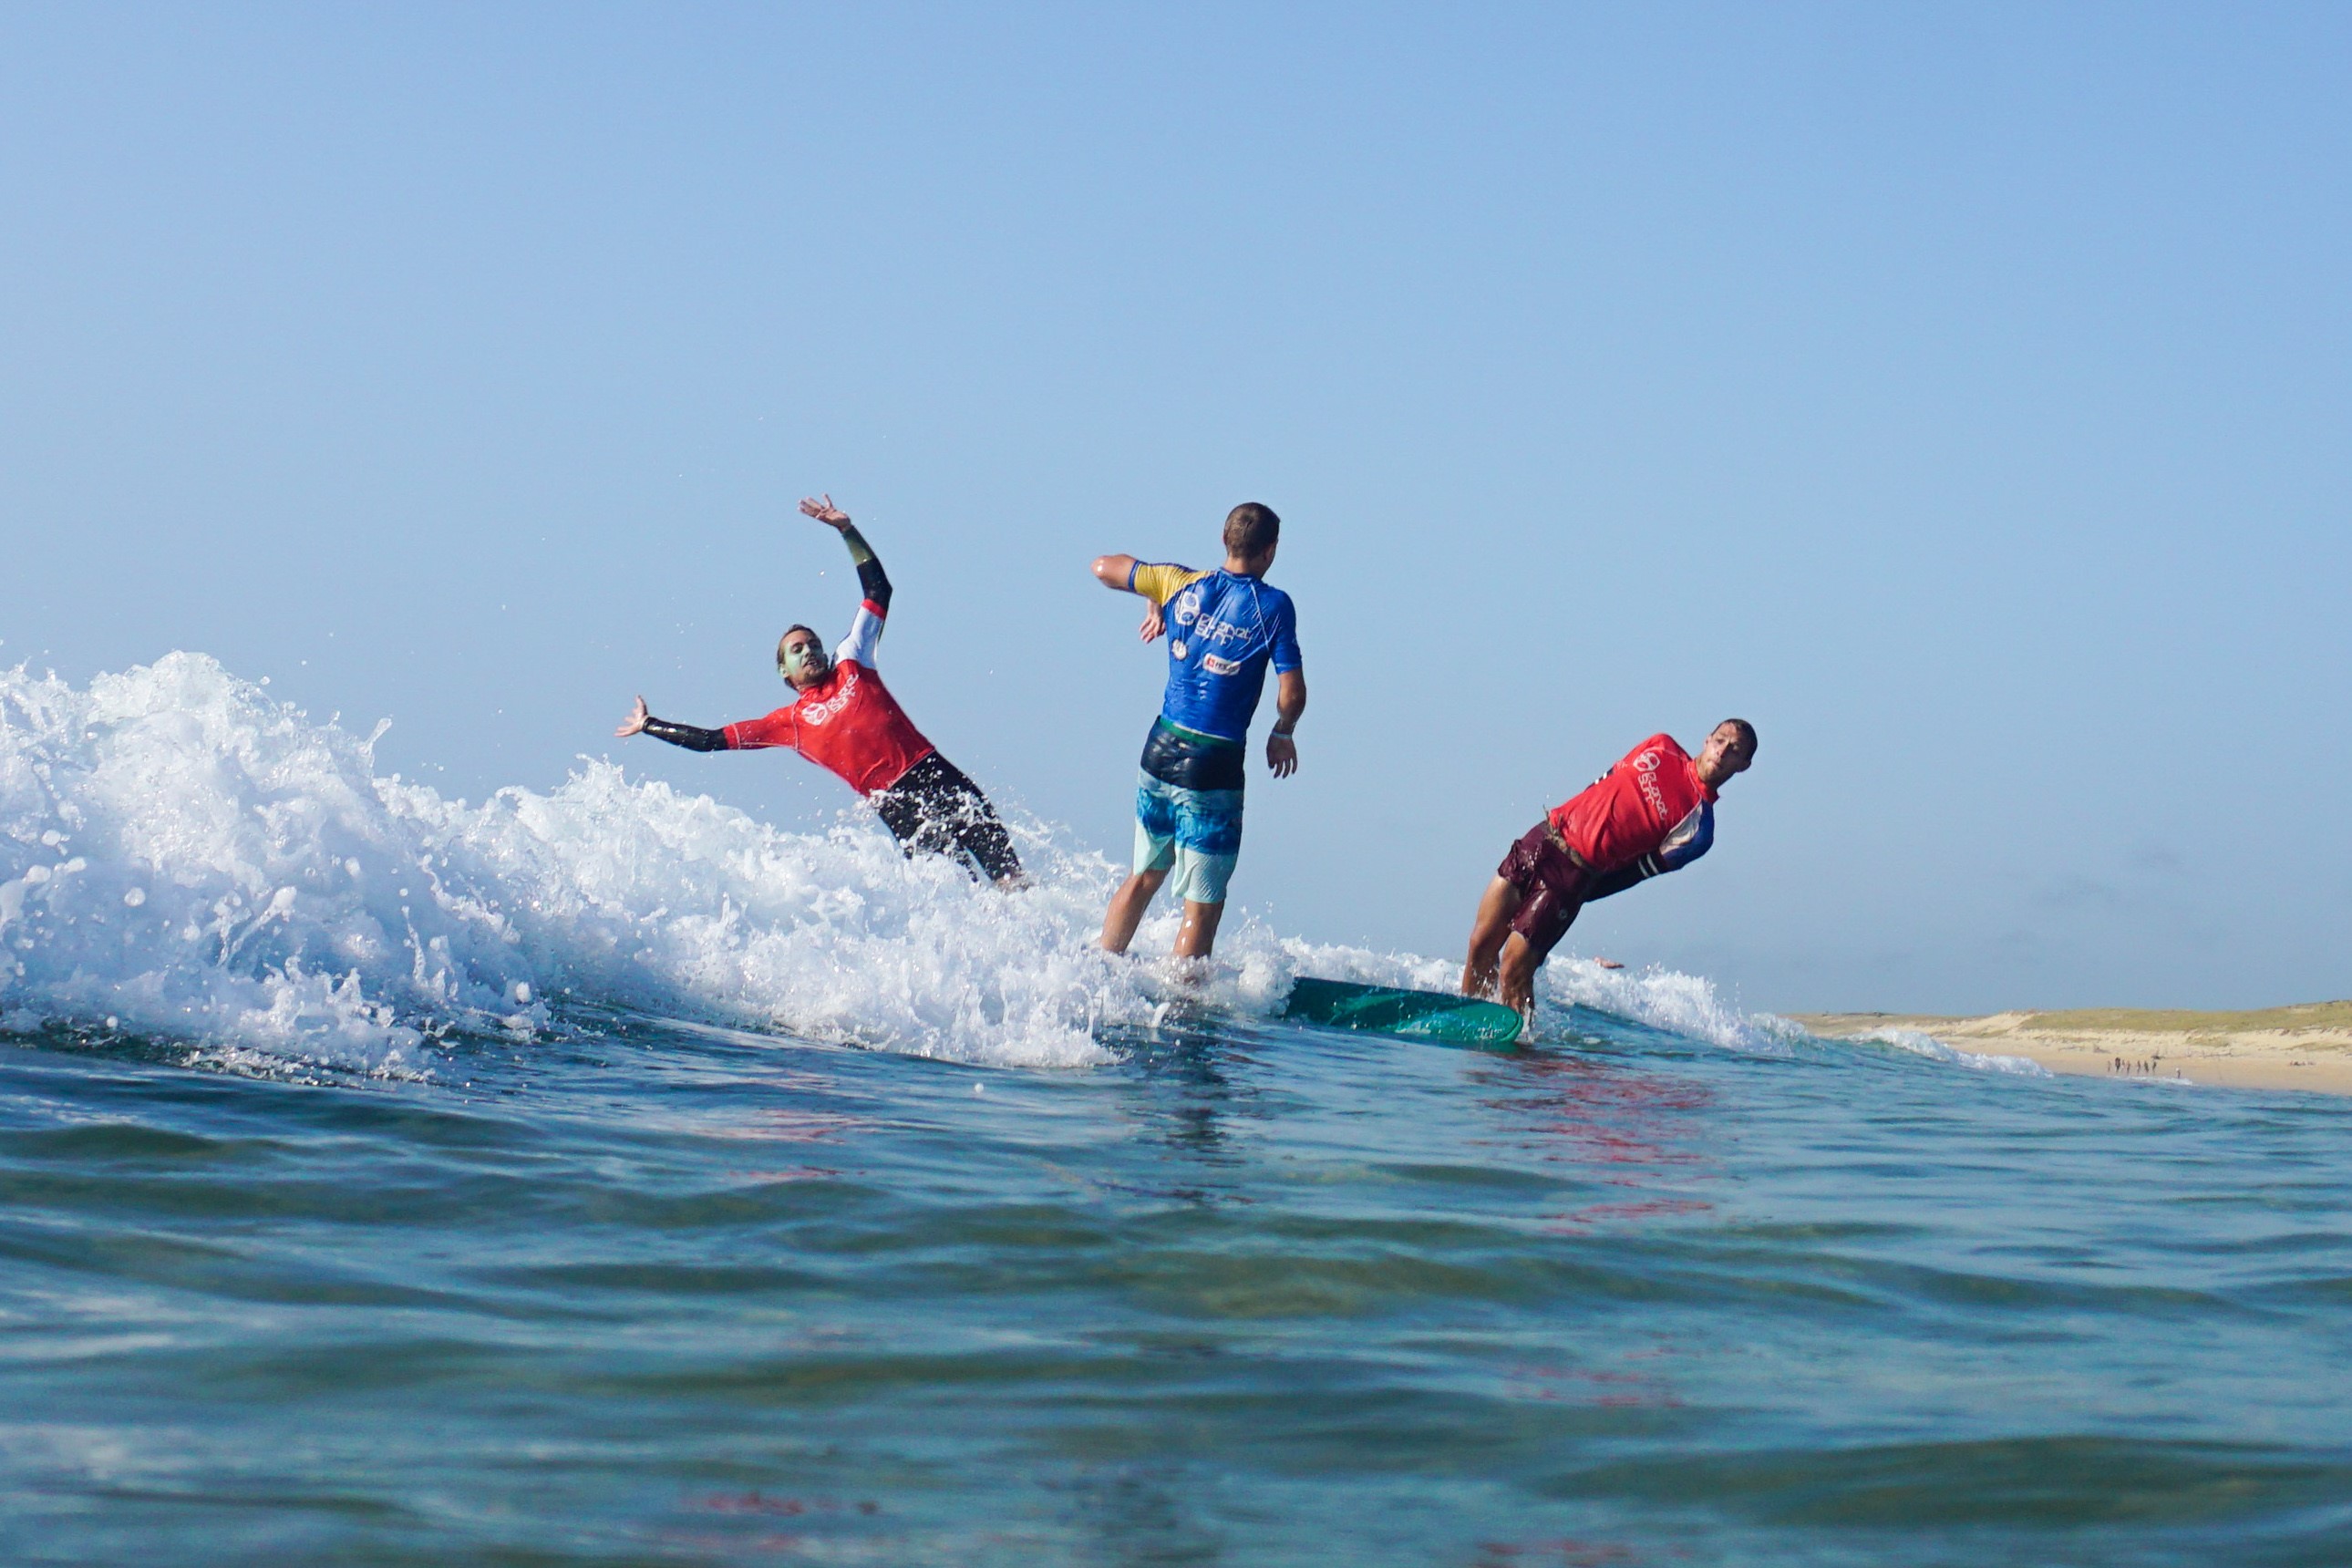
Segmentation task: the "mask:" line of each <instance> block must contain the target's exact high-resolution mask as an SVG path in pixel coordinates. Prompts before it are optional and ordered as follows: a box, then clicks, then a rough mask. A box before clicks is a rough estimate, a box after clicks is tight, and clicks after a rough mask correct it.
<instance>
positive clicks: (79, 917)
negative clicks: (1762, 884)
mask: <svg viewBox="0 0 2352 1568" xmlns="http://www.w3.org/2000/svg"><path fill="white" fill-rule="evenodd" d="M378 733H381V731H380V730H379V731H378ZM372 745H373V737H371V738H369V739H365V740H363V739H361V738H359V737H357V736H354V735H352V734H351V733H350V732H348V731H344V730H342V729H341V728H339V727H338V726H336V725H334V724H315V723H312V722H310V721H308V720H307V719H306V718H305V717H304V716H303V715H302V714H301V713H300V712H299V711H298V710H295V709H293V708H291V707H289V706H288V705H286V704H283V703H280V702H278V701H276V700H273V699H271V698H270V697H269V696H268V694H267V693H266V692H264V691H263V690H262V689H260V688H259V687H257V686H256V685H254V684H253V683H250V682H247V681H243V680H239V679H236V678H235V677H234V676H232V675H230V674H229V673H228V672H227V671H226V670H225V669H223V668H221V667H220V665H219V664H218V663H216V662H215V660H213V659H211V658H207V657H205V656H204V655H201V654H190V653H175V654H173V655H170V656H168V657H167V658H163V659H160V660H158V661H157V662H156V663H155V664H153V665H152V666H148V667H143V668H134V669H131V670H127V671H124V672H122V673H121V674H116V675H105V676H100V677H99V678H97V679H94V680H92V681H91V682H90V683H89V686H88V687H87V688H76V687H73V686H71V685H69V684H68V683H67V682H64V681H60V680H58V679H54V678H40V677H34V676H31V675H28V674H27V673H26V671H25V670H24V669H22V668H18V669H16V670H13V671H5V672H0V1027H5V1028H8V1029H14V1030H25V1029H29V1028H33V1027H37V1026H40V1025H42V1024H44V1023H47V1022H51V1021H59V1022H65V1023H69V1024H75V1025H81V1026H98V1025H100V1024H104V1025H105V1026H108V1027H110V1028H119V1029H121V1030H124V1031H127V1032H130V1033H134V1034H141V1035H147V1036H152V1037H163V1038H167V1039H175V1040H182V1041H185V1042H188V1043H189V1044H191V1045H192V1046H194V1047H200V1048H201V1050H202V1051H203V1052H204V1053H205V1056H206V1058H207V1059H211V1060H215V1061H225V1062H230V1063H240V1062H245V1061H247V1060H250V1059H252V1058H254V1056H255V1054H256V1053H258V1054H259V1056H260V1057H262V1058H267V1059H269V1060H275V1061H284V1060H287V1059H289V1058H290V1059H294V1060H310V1061H319V1062H325V1063H330V1064H333V1065H336V1066H338V1067H342V1068H360V1069H362V1070H370V1071H378V1072H385V1073H405V1072H414V1071H420V1070H430V1069H431V1066H432V1059H433V1058H432V1053H431V1052H430V1051H429V1049H427V1042H428V1041H429V1040H430V1039H431V1038H432V1037H433V1036H434V1035H435V1034H436V1032H438V1031H441V1030H444V1029H446V1028H448V1027H450V1026H457V1027H461V1028H465V1029H468V1030H473V1031H483V1030H500V1031H506V1032H509V1033H510V1034H512V1035H513V1036H515V1037H519V1038H528V1037H531V1036H532V1035H534V1034H536V1033H538V1032H540V1031H541V1030H544V1029H546V1028H547V1027H549V1026H550V1025H551V1018H552V1015H551V1010H550V1004H551V1001H552V1000H554V999H556V998H558V997H561V996H562V995H564V994H570V995H572V996H574V997H578V998H583V999H586V1000H591V1001H594V1002H598V1003H604V1004H610V1005H622V1006H632V1007H638V1008H643V1009H646V1010H650V1011H656V1012H663V1013H671V1014H680V1015H685V1016H700V1017H709V1018H713V1019H716V1020H720V1021H725V1022H730V1023H740V1024H746V1025H750V1026H779V1027H782V1028H783V1029H786V1030H789V1031H791V1032H792V1033H794V1034H797V1035H802V1036H805V1037H814V1038H820V1039H827V1040H835V1041H842V1042H848V1043H856V1044H863V1045H871V1046H877V1047H888V1048H892V1049H897V1050H904V1051H911V1052H917V1053H921V1054H925V1055H933V1056H942V1057H951V1058H958V1059H961V1060H967V1061H974V1062H990V1063H1002V1064H1021V1065H1028V1066H1077V1065H1083V1064H1086V1063H1089V1062H1095V1061H1099V1060H1102V1059H1104V1052H1103V1050H1102V1048H1101V1047H1099V1046H1098V1045H1097V1043H1096V1041H1095V1038H1094V1026H1096V1025H1097V1024H1098V1023H1101V1022H1104V1021H1123V1022H1141V1021H1145V1020H1148V1019H1150V1018H1151V1017H1152V1016H1154V1015H1155V1013H1156V1011H1157V1009H1158V1008H1159V1006H1160V1005H1162V998H1164V995H1165V993H1164V990H1163V989H1162V988H1161V987H1160V985H1159V984H1157V983H1156V980H1155V976H1154V973H1153V971H1152V969H1151V967H1150V965H1148V964H1138V963H1130V962H1126V961H1120V960H1115V959H1111V958H1108V957H1106V956H1105V955H1104V954H1102V953H1101V952H1098V951H1097V950H1096V949H1095V948H1094V946H1093V938H1094V934H1095V931H1096V930H1097V922H1098V921H1100V919H1101V911H1102V906H1103V900H1104V899H1105V898H1106V897H1107V895H1108V892H1109V890H1110V889H1111V886H1112V885H1113V883H1114V882H1115V881H1116V879H1117V878H1118V874H1119V872H1118V868H1115V867H1114V866H1112V865H1111V864H1110V863H1109V862H1108V861H1106V860H1104V859H1103V858H1101V857H1099V856H1095V855H1090V854H1082V853H1075V852H1071V851H1069V850H1067V849H1066V848H1064V847H1061V846H1059V845H1057V844H1056V843H1055V842H1054V841H1053V837H1052V836H1051V835H1049V834H1046V833H1045V832H1044V831H1042V830H1039V829H1037V828H1035V827H1034V826H1027V827H1025V828H1023V829H1021V830H1020V834H1019V836H1020V837H1021V838H1022V850H1023V855H1024V858H1025V859H1026V860H1027V861H1028V863H1029V866H1030V869H1031V871H1032V873H1033V875H1034V879H1035V881H1034V886H1032V887H1031V888H1029V889H1025V890H1024V891H1022V892H1019V893H1016V894H1013V895H1012V896H1009V897H1008V896H1006V895H1004V894H1002V893H999V892H998V891H996V890H995V889H992V888H986V887H982V886H981V885H979V884H977V883H975V882H973V881H972V880H971V879H970V878H968V877H967V876H965V875H964V874H963V873H962V872H961V871H960V870H959V869H957V868H955V867H953V866H950V864H948V863H947V862H945V861H942V860H939V859H936V858H917V859H913V860H909V859H907V858H904V857H902V856H901V855H900V854H899V853H898V849H897V847H896V845H895V844H894V843H893V842H892V841H891V839H890V837H888V835H887V833H886V832H884V831H883V830H882V828H881V827H880V826H879V825H878V824H877V823H876V822H875V821H874V819H873V818H872V817H871V816H870V815H868V814H866V813H865V812H863V811H859V810H853V811H849V812H845V814H844V817H843V821H842V824H841V826H837V827H836V828H835V829H834V830H832V831H831V832H828V833H824V834H796V833H787V832H782V831H780V830H778V829H775V828H772V827H769V826H763V825H762V824H761V823H759V822H757V821H755V820H754V819H752V818H751V817H749V816H745V815H744V814H743V813H741V812H740V811H737V810H734V809H732V808H730V807H728V806H723V805H719V804H718V803H716V802H714V801H712V800H710V799H709V798H708V797H706V796H700V795H680V794H678V793H677V792H676V791H674V790H672V789H670V788H669V787H668V786H667V785H666V784H659V783H650V782H643V781H635V780H631V779H629V778H628V777H626V776H625V774H624V773H623V771H622V770H621V769H620V768H618V767H616V766H614V765H612V764H610V763H583V764H582V765H581V766H580V767H579V768H578V770H577V771H576V772H574V773H573V774H572V776H571V777H570V778H569V779H567V780H566V781H565V782H564V783H563V784H561V785H560V786H558V787H557V788H555V789H553V790H551V791H549V792H547V793H545V794H539V793H534V792H532V791H530V790H525V789H520V788H509V789H505V790H501V791H499V793H498V794H496V795H493V796H492V797H491V798H490V799H488V801H485V802H483V803H481V804H479V805H468V804H467V803H466V802H464V801H457V800H449V799H446V798H444V797H443V796H442V795H439V794H438V793H436V791H434V790H432V789H429V788H426V787H425V786H423V785H421V784H414V783H408V782H403V781H402V780H400V779H398V778H397V777H391V778H386V777H380V776H378V774H377V773H376V771H375V767H374V761H373V754H372V750H371V748H372ZM1170 903H1171V901H1170V900H1162V907H1161V908H1160V910H1158V911H1156V912H1155V914H1154V916H1153V917H1152V919H1151V920H1150V921H1148V922H1147V923H1146V925H1145V928H1144V930H1143V931H1142V932H1141V933H1140V935H1139V941H1138V943H1137V947H1138V951H1139V952H1166V951H1167V948H1168V945H1169V943H1170V942H1171V940H1172V938H1173V936H1174V934H1175V923H1176V919H1177V916H1176V911H1175V910H1174V909H1172V908H1171V907H1169V904H1170ZM1218 959H1219V976H1218V978H1217V979H1216V980H1214V981H1213V983H1212V986H1211V996H1212V999H1213V1000H1215V1001H1219V1002H1222V1003H1223V1004H1224V1005H1229V1006H1233V1007H1235V1008H1238V1009H1240V1010H1243V1011H1245V1012H1255V1013H1259V1014H1271V1013H1274V1012H1276V1011H1278V1010H1279V1008H1280V1005H1281V1003H1282V999H1283V997H1284V995H1285V994H1286V992H1287V990H1288V988H1289V982H1290V980H1291V977H1292V976H1294V975H1296V974H1299V973H1316V974H1326V975H1331V976H1334V977H1338V978H1352V979H1360V980H1365V981H1370V982H1375V983H1380V984H1403V985H1417V986H1422V987H1426V988H1434V989H1450V988H1451V986H1452V984H1453V983H1454V979H1455V977H1456V976H1457V974H1458V973H1459V971H1458V969H1457V968H1456V967H1455V963H1454V961H1453V960H1450V959H1429V958H1422V957H1417V956H1415V955H1412V954H1410V953H1380V952H1370V951H1367V950H1363V949H1358V948H1347V947H1331V946H1324V945H1320V944H1317V943H1313V942H1305V941H1301V940H1298V939H1295V938H1285V937H1282V936H1280V935H1278V934H1277V933H1276V932H1274V931H1271V930H1269V929H1268V928H1266V927H1265V924H1264V923H1263V922H1262V921H1257V920H1255V919H1254V918H1252V917H1251V916H1250V915H1249V914H1248V913H1247V912H1246V911H1245V910H1234V912H1233V914H1232V915H1231V916H1229V917H1228V920H1227V922H1226V925H1225V928H1224V930H1223V931H1222V932H1221V933H1220V940H1219V944H1218ZM1543 986H1544V995H1545V997H1546V999H1547V1000H1548V1001H1549V1002H1550V1003H1551V1004H1553V1005H1555V1006H1560V1007H1565V1006H1567V1005H1571V1004H1573V1005H1582V1006H1586V1007H1590V1008H1594V1009H1597V1010H1599V1011H1601V1012H1605V1013H1608V1014H1612V1015H1613V1016H1618V1017H1622V1018H1626V1019H1630V1020H1633V1021H1635V1022H1638V1023H1643V1024H1646V1025H1650V1026H1654V1027H1656V1028H1660V1029H1664V1030H1668V1031H1671V1032H1673V1033H1676V1034H1681V1035H1685V1036H1688V1037H1693V1038H1696V1039H1700V1040H1706V1041H1710V1042H1712V1043H1715V1044H1717V1045H1721V1046H1725V1047H1732V1048H1738V1049H1747V1050H1777V1049H1781V1048H1784V1047H1782V1045H1781V1043H1780V1037H1779V1035H1778V1034H1776V1032H1775V1031H1774V1030H1773V1029H1772V1028H1771V1026H1770V1025H1771V1023H1772V1021H1771V1020H1769V1019H1763V1020H1759V1019H1753V1018H1746V1017H1742V1016H1740V1015H1739V1014H1738V1012H1737V1010H1735V1009H1733V1008H1730V1007H1728V1006H1726V1005H1724V1004H1723V1003H1722V1001H1721V1000H1720V999H1719V998H1718V997H1717V995H1716V994H1715V991H1714V988H1713V987H1712V986H1711V985H1710V984H1708V983H1707V982H1706V981H1705V980H1703V979H1699V978H1696V977H1694V976H1690V975H1685V974H1676V973H1668V972H1664V971H1655V970H1654V971H1650V972H1646V973H1630V972H1622V971H1609V970H1604V969H1601V967H1600V966H1599V965H1597V964H1594V963H1591V962H1590V961H1586V960H1575V959H1569V958H1561V959H1559V960H1556V961H1555V962H1554V963H1552V964H1551V965H1550V966H1549V968H1548V969H1547V970H1546V972H1545V974H1544V978H1543Z"/></svg>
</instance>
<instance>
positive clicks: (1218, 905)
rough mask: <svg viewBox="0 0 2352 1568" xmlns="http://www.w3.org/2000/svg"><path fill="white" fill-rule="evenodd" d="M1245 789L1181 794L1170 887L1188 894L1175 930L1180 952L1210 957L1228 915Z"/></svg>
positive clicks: (1180, 895)
mask: <svg viewBox="0 0 2352 1568" xmlns="http://www.w3.org/2000/svg"><path fill="white" fill-rule="evenodd" d="M1241 850H1242V792H1241V791H1239V790H1237V789H1194V790H1185V791H1182V792H1181V794H1180V795H1179V796H1178V798H1177V808H1176V856H1175V867H1176V869H1175V878H1174V880H1173V881H1171V883H1170V884H1169V887H1170V889H1171V891H1173V892H1174V893H1175V895H1176V896H1177V897H1178V898H1180V899H1181V900H1184V923H1183V924H1182V925H1181V926H1180V927H1178V928H1177V931H1176V956H1177V957H1178V958H1206V957H1208V956H1209V953H1210V951H1211V950H1212V949H1213V948H1214V947H1215V946H1216V945H1217V924H1218V922H1219V921H1223V919H1224V918H1225V884H1226V883H1227V882H1229V881H1231V880H1232V879H1233V875H1234V863H1235V862H1236V861H1238V860H1239V859H1240V858H1241Z"/></svg>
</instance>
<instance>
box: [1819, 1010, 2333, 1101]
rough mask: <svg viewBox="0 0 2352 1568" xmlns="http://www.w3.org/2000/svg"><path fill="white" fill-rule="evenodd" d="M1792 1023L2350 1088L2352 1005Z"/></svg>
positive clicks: (2200, 1074) (1824, 1030) (2286, 1085)
mask: <svg viewBox="0 0 2352 1568" xmlns="http://www.w3.org/2000/svg"><path fill="white" fill-rule="evenodd" d="M1797 1022H1799V1023H1801V1024H1802V1025H1804V1026H1805V1027H1807V1028H1809V1029H1811V1030H1812V1031H1813V1032H1814V1033H1815V1034H1819V1035H1827V1036H1832V1037H1843V1036H1852V1035H1866V1034H1868V1033H1870V1032H1871V1031H1872V1030H1874V1029H1917V1030H1919V1031H1921V1032H1922V1033H1925V1034H1928V1035H1932V1036H1934V1037H1936V1038H1937V1039H1939V1040H1942V1041H1944V1042H1946V1043H1947V1044H1948V1045H1953V1046H1957V1047H1959V1048H1960V1049H1962V1050H1968V1051H1983V1052H1986V1053H1988V1054H1991V1055H1998V1056H2011V1057H2027V1058H2032V1060H2034V1061H2037V1062H2040V1063H2041V1064H2042V1066H2044V1067H2046V1068H2050V1069H2051V1070H2052V1071H2053V1072H2073V1073H2090V1074H2094V1075H2099V1076H2105V1077H2120V1076H2124V1075H2126V1074H2131V1075H2136V1076H2141V1077H2157V1078H2173V1079H2187V1080H2188V1081H2189V1082H2191V1083H2207V1084H2217V1085H2221V1086H2222V1087H2225V1088H2231V1089H2311V1090H2315V1091H2316V1092H2319V1093H2323V1094H2352V1002H2311V1003H2305V1004H2304V1005H2299V1006H2294V1007H2269V1008H2264V1009H2263V1010H2261V1011H2259V1012H2252V1013H2177V1012H2158V1011H2150V1010H2144V1009H2139V1008H2130V1007H2099V1008H2088V1009H2082V1010H2077V1011H2074V1012H2063V1013H1994V1014H1991V1015H1989V1016H1984V1017H1975V1018H1966V1017H1962V1018H1948V1017H1932V1016H1914V1015H1906V1014H1898V1013H1823V1014H1812V1015H1806V1016H1799V1017H1798V1019H1797Z"/></svg>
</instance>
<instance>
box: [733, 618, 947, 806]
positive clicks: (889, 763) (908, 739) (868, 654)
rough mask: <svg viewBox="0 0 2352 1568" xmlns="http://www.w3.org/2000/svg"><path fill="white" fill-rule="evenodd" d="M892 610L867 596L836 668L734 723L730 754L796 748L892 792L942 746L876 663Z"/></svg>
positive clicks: (868, 788)
mask: <svg viewBox="0 0 2352 1568" xmlns="http://www.w3.org/2000/svg"><path fill="white" fill-rule="evenodd" d="M884 619H885V613H884V610H883V607H882V605H879V604H877V603H876V602H875V601H874V600H872V599H867V600H866V601H864V602H863V603H861V604H860V605H858V606H857V619H856V621H855V622H853V623H852V624H851V626H850V628H849V635H848V636H847V637H844V638H843V639H842V642H841V646H840V647H837V648H835V649H834V652H833V668H831V669H829V670H827V671H825V676H824V679H823V680H820V681H818V682H817V683H816V684H815V685H814V686H812V687H810V688H809V689H807V690H806V691H803V692H802V693H801V694H800V699H799V700H797V701H795V702H794V703H793V705H792V706H791V707H789V708H779V709H777V710H775V711H774V712H773V713H771V714H769V715H768V716H767V717H766V718H764V719H746V720H744V721H742V722H741V723H740V724H730V725H728V726H727V728H726V730H725V731H724V733H725V734H726V736H727V745H728V748H729V750H730V751H738V752H756V751H759V750H760V749H761V748H762V747H766V746H790V747H792V748H793V750H794V751H796V752H800V754H801V755H802V756H803V757H806V758H807V759H808V760H809V761H810V762H813V763H815V764H816V765H817V766H819V767H821V768H825V769H829V770H830V771H832V772H833V773H837V774H839V775H840V776H841V778H842V780H843V782H845V784H848V785H849V787H850V788H852V789H854V790H856V792H857V793H858V794H860V795H872V794H874V793H875V792H876V791H877V790H886V789H888V788H889V787H890V786H891V785H892V784H897V783H898V781H899V780H900V779H901V778H904V777H905V776H906V773H907V770H908V768H911V767H913V766H914V765H915V764H916V763H919V762H921V761H922V760H923V759H924V758H925V757H928V756H929V755H930V754H931V753H932V752H935V751H937V750H938V749H939V748H937V747H936V746H934V745H932V744H931V743H930V742H929V741H926V740H925V739H923V734H922V731H919V730H918V729H916V728H915V726H914V724H913V723H912V721H909V720H908V717H907V714H906V710H904V709H902V708H900V707H899V706H898V699H897V698H895V697H893V696H891V695H890V689H889V688H888V687H887V686H885V685H883V684H882V677H881V676H880V674H879V673H877V671H876V669H875V668H874V658H875V652H876V649H877V647H879V646H880V644H881V641H882V625H883V621H884Z"/></svg>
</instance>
